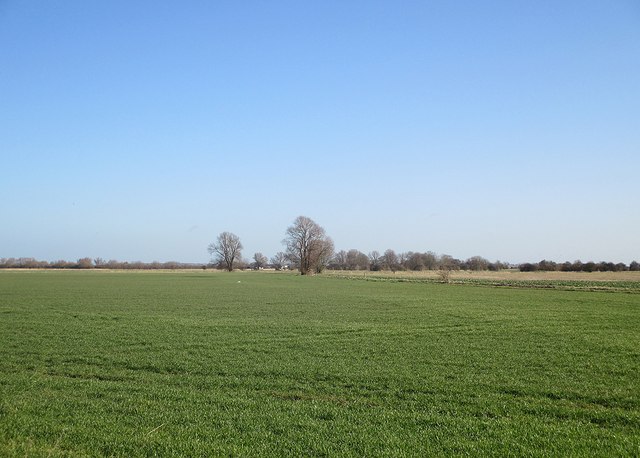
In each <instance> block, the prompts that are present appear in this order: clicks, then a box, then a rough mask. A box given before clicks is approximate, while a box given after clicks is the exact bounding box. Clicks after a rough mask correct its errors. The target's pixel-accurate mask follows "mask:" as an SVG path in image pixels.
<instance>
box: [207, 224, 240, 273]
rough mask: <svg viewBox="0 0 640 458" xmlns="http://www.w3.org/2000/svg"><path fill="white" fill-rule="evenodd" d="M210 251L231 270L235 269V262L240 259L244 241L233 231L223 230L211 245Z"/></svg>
mask: <svg viewBox="0 0 640 458" xmlns="http://www.w3.org/2000/svg"><path fill="white" fill-rule="evenodd" d="M208 251H209V253H210V254H211V255H212V256H215V257H216V259H217V261H218V263H220V264H222V265H223V266H224V267H225V269H227V270H228V271H229V272H231V271H232V270H233V263H234V262H235V261H236V260H238V259H240V256H241V251H242V243H240V238H239V237H238V236H237V235H235V234H232V233H231V232H223V233H222V234H220V235H219V236H218V239H217V241H216V242H215V243H212V244H211V245H209V248H208Z"/></svg>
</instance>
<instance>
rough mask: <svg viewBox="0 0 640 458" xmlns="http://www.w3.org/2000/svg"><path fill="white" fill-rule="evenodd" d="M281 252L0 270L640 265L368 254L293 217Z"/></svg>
mask: <svg viewBox="0 0 640 458" xmlns="http://www.w3.org/2000/svg"><path fill="white" fill-rule="evenodd" d="M282 244H283V245H284V251H279V252H278V253H276V254H275V255H274V256H273V257H271V258H270V259H269V258H267V257H266V256H265V255H264V254H262V253H261V252H257V253H255V254H254V255H253V257H252V259H251V260H250V261H248V260H246V259H244V258H243V257H242V249H243V246H242V243H241V241H240V237H238V236H237V235H235V234H233V233H231V232H222V233H221V234H220V235H218V237H217V239H216V241H215V242H213V243H211V244H210V245H209V246H208V252H209V253H210V254H211V255H212V260H211V263H209V264H204V265H203V264H194V263H181V262H176V261H169V262H158V261H154V262H149V263H145V262H141V261H134V262H126V261H125V262H122V261H117V260H114V259H111V260H109V261H106V260H104V259H102V258H95V259H92V258H89V257H85V258H81V259H78V260H77V261H75V262H72V261H65V260H58V261H53V262H49V261H39V260H36V259H34V258H0V269H7V268H11V269H43V268H51V269H147V270H153V269H170V270H176V269H194V268H195V269H206V268H208V267H213V268H219V269H225V270H229V271H232V270H234V269H247V268H252V269H264V268H272V269H276V270H284V269H295V270H298V271H299V272H300V273H301V274H302V275H308V274H313V273H321V272H322V271H323V270H324V269H330V270H370V271H378V270H385V271H390V272H397V271H421V270H438V271H440V272H450V271H454V270H470V271H481V270H493V271H497V270H502V269H509V268H514V267H517V268H519V270H520V271H522V272H535V271H562V272H597V271H599V272H621V271H628V270H631V271H640V264H639V263H638V262H636V261H633V262H631V263H630V264H629V265H626V264H624V263H622V262H619V263H616V264H614V263H612V262H604V261H603V262H598V263H596V262H592V261H589V262H584V263H583V262H581V261H574V262H564V263H556V262H553V261H547V260H542V261H540V262H537V263H524V264H519V265H512V264H509V263H507V262H501V261H495V262H491V261H489V260H488V259H486V258H483V257H482V256H473V257H471V258H468V259H466V260H461V259H456V258H454V257H452V256H449V255H446V254H443V255H438V254H436V253H434V252H432V251H427V252H414V251H406V252H400V253H396V251H394V250H392V249H388V250H386V251H384V252H382V253H380V252H378V251H375V250H374V251H371V252H369V253H367V254H365V253H363V252H361V251H359V250H357V249H350V250H340V251H337V252H336V251H335V248H334V244H333V240H332V239H331V238H330V237H329V236H327V234H326V232H325V230H324V228H322V227H321V226H320V225H319V224H318V223H316V222H315V221H313V220H312V219H311V218H308V217H306V216H299V217H297V218H296V219H295V220H294V221H293V224H292V225H291V226H289V227H288V228H287V229H286V231H285V238H284V239H283V240H282Z"/></svg>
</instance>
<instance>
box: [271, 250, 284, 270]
mask: <svg viewBox="0 0 640 458" xmlns="http://www.w3.org/2000/svg"><path fill="white" fill-rule="evenodd" d="M286 262H287V255H286V254H284V253H283V252H282V251H278V252H277V253H276V254H275V256H274V257H272V258H271V264H272V265H273V267H275V269H276V270H282V269H283V267H284V266H285V265H286Z"/></svg>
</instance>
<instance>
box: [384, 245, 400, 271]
mask: <svg viewBox="0 0 640 458" xmlns="http://www.w3.org/2000/svg"><path fill="white" fill-rule="evenodd" d="M399 264H400V260H399V259H398V255H397V254H396V252H395V251H393V250H392V249H388V250H387V251H385V252H384V254H383V255H382V266H383V267H384V268H385V269H387V270H390V271H391V272H393V273H395V271H396V270H398V267H399Z"/></svg>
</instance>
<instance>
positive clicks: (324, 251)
mask: <svg viewBox="0 0 640 458" xmlns="http://www.w3.org/2000/svg"><path fill="white" fill-rule="evenodd" d="M315 245H316V247H317V249H314V251H315V252H316V253H317V255H316V257H315V260H314V261H313V263H312V265H313V268H314V270H315V272H316V273H317V274H319V273H322V271H323V270H324V269H325V268H326V267H327V266H328V265H329V263H330V262H331V259H332V258H333V252H334V246H333V240H331V238H330V237H326V238H325V239H324V240H319V241H318V242H317V243H316V244H315Z"/></svg>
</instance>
